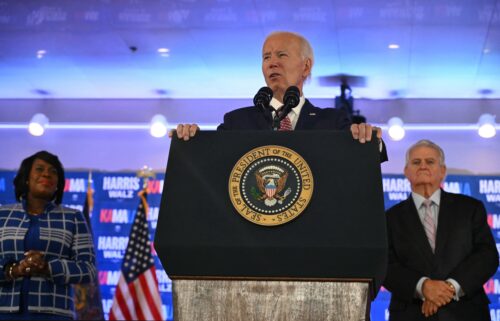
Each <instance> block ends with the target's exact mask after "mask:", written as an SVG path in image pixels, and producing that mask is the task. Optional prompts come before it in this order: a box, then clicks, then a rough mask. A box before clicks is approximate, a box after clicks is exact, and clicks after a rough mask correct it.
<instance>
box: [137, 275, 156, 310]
mask: <svg viewBox="0 0 500 321" xmlns="http://www.w3.org/2000/svg"><path fill="white" fill-rule="evenodd" d="M146 273H147V272H146ZM143 278H144V274H143V275H141V276H139V278H138V279H137V280H135V282H134V287H135V290H136V292H137V296H138V297H139V302H138V303H139V306H138V307H137V308H138V310H140V311H141V313H142V315H144V318H145V319H146V320H153V315H152V314H151V310H150V309H149V304H148V300H149V297H150V295H149V297H148V294H149V290H148V289H147V287H146V288H145V287H144V286H143V284H142V279H143Z"/></svg>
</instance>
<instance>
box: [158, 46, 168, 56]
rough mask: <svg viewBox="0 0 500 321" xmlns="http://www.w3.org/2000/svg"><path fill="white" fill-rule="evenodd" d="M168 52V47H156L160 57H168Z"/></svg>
mask: <svg viewBox="0 0 500 321" xmlns="http://www.w3.org/2000/svg"><path fill="white" fill-rule="evenodd" d="M169 52H170V49H168V48H158V53H159V54H160V56H162V57H168V56H170V54H169Z"/></svg>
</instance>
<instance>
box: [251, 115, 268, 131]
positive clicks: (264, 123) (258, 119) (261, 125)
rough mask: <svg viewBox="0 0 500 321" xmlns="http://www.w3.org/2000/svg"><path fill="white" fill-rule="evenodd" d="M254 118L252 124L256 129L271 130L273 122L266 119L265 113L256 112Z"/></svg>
mask: <svg viewBox="0 0 500 321" xmlns="http://www.w3.org/2000/svg"><path fill="white" fill-rule="evenodd" d="M251 117H252V118H253V121H252V123H253V124H255V125H256V128H255V129H269V130H271V126H272V125H271V123H270V121H271V120H268V119H266V117H265V114H264V113H263V112H260V111H259V112H254V113H253V114H252V116H251Z"/></svg>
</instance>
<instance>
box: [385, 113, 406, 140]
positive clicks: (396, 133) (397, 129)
mask: <svg viewBox="0 0 500 321" xmlns="http://www.w3.org/2000/svg"><path fill="white" fill-rule="evenodd" d="M387 126H388V128H389V129H388V130H387V132H388V133H389V137H391V139H392V140H395V141H398V140H401V139H403V137H405V129H404V128H403V120H401V118H399V117H392V118H391V119H389V122H388V123H387Z"/></svg>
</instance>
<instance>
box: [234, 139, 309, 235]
mask: <svg viewBox="0 0 500 321" xmlns="http://www.w3.org/2000/svg"><path fill="white" fill-rule="evenodd" d="M313 188H314V180H313V175H312V173H311V169H310V167H309V165H308V164H307V162H306V161H305V160H304V158H302V156H300V155H299V154H298V153H297V152H295V151H293V150H291V149H289V148H286V147H283V146H275V145H268V146H262V147H258V148H255V149H252V150H251V151H249V152H248V153H246V154H245V155H243V156H242V157H241V158H240V159H239V160H238V162H237V163H236V165H235V166H234V167H233V170H232V171H231V175H230V177H229V197H230V198H231V202H232V203H233V206H234V208H235V209H236V211H238V213H239V214H240V215H241V216H243V217H244V218H245V219H247V220H249V221H251V222H253V223H255V224H259V225H265V226H275V225H281V224H284V223H286V222H289V221H291V220H293V219H295V218H297V217H298V216H299V215H300V214H301V213H302V212H303V211H304V210H305V209H306V207H307V205H308V204H309V202H310V200H311V197H312V193H313Z"/></svg>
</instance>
